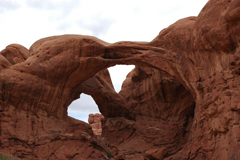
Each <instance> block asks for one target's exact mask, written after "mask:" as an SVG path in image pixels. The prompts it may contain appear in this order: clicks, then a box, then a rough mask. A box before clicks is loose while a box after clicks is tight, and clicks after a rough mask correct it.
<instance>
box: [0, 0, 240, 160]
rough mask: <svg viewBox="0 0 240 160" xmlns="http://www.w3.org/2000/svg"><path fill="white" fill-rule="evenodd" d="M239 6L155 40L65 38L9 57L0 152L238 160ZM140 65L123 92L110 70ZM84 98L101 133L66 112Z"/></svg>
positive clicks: (224, 0) (10, 50) (206, 11)
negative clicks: (97, 112)
mask: <svg viewBox="0 0 240 160" xmlns="http://www.w3.org/2000/svg"><path fill="white" fill-rule="evenodd" d="M239 8H240V2H239V1H237V0H232V1H229V0H218V1H216V0H210V1H209V2H208V3H207V4H206V6H205V7H204V8H203V9H202V11H201V12H200V14H199V15H198V17H188V18H184V19H181V20H179V21H177V22H176V23H174V24H172V25H171V26H169V27H168V28H166V29H164V30H162V31H161V32H160V33H159V35H158V36H157V37H156V38H155V39H154V40H152V41H151V42H117V43H114V44H110V43H106V42H104V41H102V40H99V39H97V38H95V37H90V36H81V35H62V36H53V37H47V38H43V39H40V40H38V41H36V42H35V43H34V44H33V45H32V46H31V48H30V49H29V50H28V49H26V48H25V47H23V46H21V45H16V44H13V45H9V46H7V47H6V49H4V50H3V51H1V52H0V64H1V65H0V91H1V92H0V141H1V143H0V150H1V151H2V152H8V153H12V154H14V155H17V156H18V157H20V158H22V159H81V158H82V159H105V157H106V153H109V152H110V153H111V155H112V156H114V157H115V158H116V159H117V158H118V159H131V158H132V159H133V158H135V159H141V158H149V159H166V160H167V159H239V156H240V153H239V150H238V148H240V144H239V141H240V137H239V134H238V133H239V131H240V126H239V118H240V115H239V111H240V106H239V88H240V86H239V79H240V77H239V74H240V72H239V70H240V69H239V64H240V57H239V53H240V47H239V43H240V32H239V30H240V16H239ZM116 64H134V65H136V67H135V69H133V70H132V71H131V72H130V73H129V74H128V76H127V78H126V80H125V81H124V83H123V86H122V90H121V91H120V92H119V94H118V93H116V92H115V91H114V89H113V86H112V82H111V79H110V76H109V73H108V71H107V70H106V69H107V68H108V67H110V66H114V65H116ZM81 93H86V94H89V95H91V96H92V97H93V99H94V100H95V102H96V103H97V105H98V107H99V110H100V112H101V114H102V115H103V116H104V117H105V118H104V119H103V120H102V122H103V124H102V136H103V137H104V139H97V138H96V136H94V134H93V132H92V129H91V127H90V125H89V124H87V123H84V122H81V121H79V120H75V119H73V118H71V117H69V116H68V115H67V108H68V106H69V105H70V104H71V102H72V101H73V100H75V99H77V98H79V95H80V94H81Z"/></svg>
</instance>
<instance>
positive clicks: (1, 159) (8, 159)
mask: <svg viewBox="0 0 240 160" xmlns="http://www.w3.org/2000/svg"><path fill="white" fill-rule="evenodd" d="M0 160H21V159H20V158H17V157H14V156H13V155H11V154H7V153H0Z"/></svg>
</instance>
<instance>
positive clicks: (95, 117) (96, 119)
mask: <svg viewBox="0 0 240 160" xmlns="http://www.w3.org/2000/svg"><path fill="white" fill-rule="evenodd" d="M103 118H104V117H103V115H102V114H99V113H96V114H89V117H88V123H89V124H90V125H91V127H92V131H93V134H94V135H95V136H98V137H101V135H102V122H101V121H102V120H103Z"/></svg>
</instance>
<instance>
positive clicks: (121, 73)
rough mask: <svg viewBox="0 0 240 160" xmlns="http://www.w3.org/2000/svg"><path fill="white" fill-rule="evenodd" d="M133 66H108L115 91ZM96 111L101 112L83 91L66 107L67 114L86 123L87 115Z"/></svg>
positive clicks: (117, 90) (119, 88) (118, 89)
mask: <svg viewBox="0 0 240 160" xmlns="http://www.w3.org/2000/svg"><path fill="white" fill-rule="evenodd" d="M134 67H135V66H134V65H116V66H113V67H109V68H108V70H109V73H110V78H111V80H112V83H113V86H114V89H115V91H116V92H117V93H119V91H120V90H121V86H122V83H123V81H124V80H125V79H126V76H127V75H128V73H129V72H130V71H131V70H132V69H133V68H134ZM96 113H99V114H101V113H100V111H99V108H98V106H97V104H96V103H95V101H94V99H93V98H92V97H91V96H90V95H87V94H84V93H82V94H81V95H80V98H78V99H76V100H74V101H73V102H72V103H71V104H70V105H69V107H68V116H70V117H73V118H75V119H78V120H81V121H84V122H86V123H88V118H89V115H90V114H96Z"/></svg>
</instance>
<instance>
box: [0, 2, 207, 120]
mask: <svg viewBox="0 0 240 160" xmlns="http://www.w3.org/2000/svg"><path fill="white" fill-rule="evenodd" d="M207 1H208V0H201V1H192V0H182V1H179V0H169V1H161V0H148V1H146V0H138V1H137V0H131V1H129V0H121V1H112V0H101V1H99V0H84V1H83V0H81V1H76V0H58V1H57V0H15V1H14V0H0V13H1V14H0V24H1V25H0V35H1V36H0V50H2V49H4V48H5V47H6V46H7V45H9V44H11V43H19V44H22V45H24V46H25V47H27V48H29V47H30V46H31V44H33V43H34V42H35V41H36V40H38V39H40V38H43V37H47V36H52V35H61V34H83V35H92V36H96V37H98V38H100V39H102V40H104V41H107V42H110V43H113V42H116V41H124V40H125V41H151V40H152V39H154V38H155V37H156V36H157V35H158V33H159V32H160V31H161V30H162V29H163V28H165V27H168V26H169V25H170V24H172V23H174V22H175V21H177V20H178V19H181V18H185V17H188V16H197V15H198V13H199V12H200V10H201V9H202V8H203V6H204V4H205V3H207ZM116 68H117V67H116ZM131 69H132V68H131ZM131 69H130V70H131ZM111 70H112V69H110V72H111V77H112V79H113V83H115V81H116V86H115V88H116V90H117V91H119V90H120V88H121V83H122V81H123V80H121V81H118V80H119V79H120V78H121V77H122V79H125V76H126V74H124V75H121V74H120V73H122V71H124V70H126V69H121V70H119V69H116V70H117V71H111ZM116 73H117V74H116ZM120 75H121V76H120ZM118 76H120V78H119V77H118ZM115 77H117V78H115ZM81 99H85V98H81ZM89 101H92V102H93V103H92V104H89V103H88V100H87V101H84V100H83V101H80V102H75V103H76V106H77V107H76V106H75V104H74V103H73V104H72V105H71V106H73V109H70V110H74V112H75V113H79V115H80V113H84V114H86V113H85V112H84V111H86V110H88V111H89V112H95V111H96V112H98V111H97V110H96V109H91V108H94V107H95V104H94V103H95V102H94V101H93V100H89ZM82 104H84V105H83V106H82V107H78V106H80V105H82Z"/></svg>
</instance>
